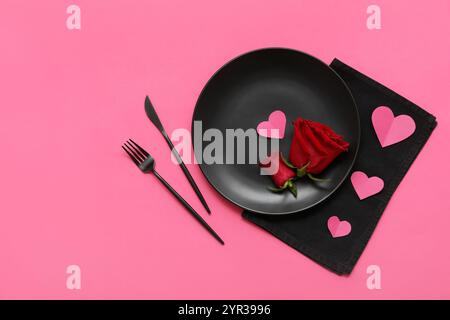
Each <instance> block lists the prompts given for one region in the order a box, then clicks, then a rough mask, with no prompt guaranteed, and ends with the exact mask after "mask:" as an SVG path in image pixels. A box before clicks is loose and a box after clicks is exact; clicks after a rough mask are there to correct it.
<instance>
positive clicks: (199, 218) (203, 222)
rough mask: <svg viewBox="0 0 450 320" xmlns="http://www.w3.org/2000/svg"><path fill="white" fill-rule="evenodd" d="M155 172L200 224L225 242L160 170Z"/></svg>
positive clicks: (220, 240) (217, 238) (221, 241)
mask: <svg viewBox="0 0 450 320" xmlns="http://www.w3.org/2000/svg"><path fill="white" fill-rule="evenodd" d="M153 174H154V175H155V176H156V177H157V178H158V180H159V181H161V183H162V184H163V185H164V186H165V187H166V188H167V189H168V190H169V191H170V192H171V193H172V194H173V195H174V196H175V198H177V199H178V201H180V202H181V203H182V204H183V206H184V207H185V208H186V209H187V210H188V211H189V212H190V213H191V214H192V215H193V216H194V217H195V219H197V221H198V222H200V224H201V225H202V226H203V227H204V228H205V229H206V230H208V232H209V233H210V234H211V235H212V236H213V237H214V238H216V240H217V241H219V242H220V243H221V244H225V243H224V242H223V240H222V239H221V238H220V237H219V235H218V234H217V233H216V232H215V231H214V230H213V228H211V227H210V226H209V224H208V223H206V221H205V220H204V219H203V218H202V217H201V216H200V215H199V214H198V213H197V211H195V210H194V208H192V207H191V205H190V204H189V203H187V201H186V200H184V199H183V197H182V196H180V195H179V194H178V192H176V191H175V189H174V188H172V186H171V185H170V184H169V183H168V182H167V181H166V180H164V178H163V177H161V176H160V175H159V173H158V172H156V171H155V170H154V171H153Z"/></svg>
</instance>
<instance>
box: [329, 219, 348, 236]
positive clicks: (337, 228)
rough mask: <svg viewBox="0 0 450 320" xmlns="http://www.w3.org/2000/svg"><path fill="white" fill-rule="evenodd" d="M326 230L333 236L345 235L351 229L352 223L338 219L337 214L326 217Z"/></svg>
mask: <svg viewBox="0 0 450 320" xmlns="http://www.w3.org/2000/svg"><path fill="white" fill-rule="evenodd" d="M328 230H329V231H330V233H331V236H332V237H333V238H339V237H345V236H346V235H348V234H349V233H350V231H352V225H351V224H350V222H348V221H345V220H342V221H341V220H339V218H338V217H337V216H332V217H330V218H329V219H328Z"/></svg>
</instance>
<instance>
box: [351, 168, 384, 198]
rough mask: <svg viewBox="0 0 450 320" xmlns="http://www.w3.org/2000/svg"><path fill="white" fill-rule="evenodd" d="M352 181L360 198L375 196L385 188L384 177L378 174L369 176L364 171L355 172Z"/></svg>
mask: <svg viewBox="0 0 450 320" xmlns="http://www.w3.org/2000/svg"><path fill="white" fill-rule="evenodd" d="M350 181H351V182H352V185H353V188H354V189H355V191H356V194H357V195H358V197H359V199H360V200H363V199H365V198H367V197H370V196H373V195H374V194H377V193H378V192H380V191H381V190H383V188H384V181H383V179H381V178H379V177H376V176H373V177H370V178H369V177H368V176H367V175H366V174H365V173H364V172H362V171H355V172H353V173H352V176H351V177H350Z"/></svg>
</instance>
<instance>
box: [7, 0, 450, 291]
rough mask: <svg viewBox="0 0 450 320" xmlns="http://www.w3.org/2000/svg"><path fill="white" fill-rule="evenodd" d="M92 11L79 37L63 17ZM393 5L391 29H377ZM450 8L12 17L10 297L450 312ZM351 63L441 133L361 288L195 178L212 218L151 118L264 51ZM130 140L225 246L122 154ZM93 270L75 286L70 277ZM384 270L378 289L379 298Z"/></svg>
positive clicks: (90, 5)
mask: <svg viewBox="0 0 450 320" xmlns="http://www.w3.org/2000/svg"><path fill="white" fill-rule="evenodd" d="M72 3H75V4H77V5H79V6H80V7H81V30H72V31H71V30H68V29H67V28H66V18H67V16H68V15H67V14H66V8H67V6H69V5H70V4H72ZM372 3H375V4H377V5H379V6H380V7H381V12H382V29H381V30H368V29H367V28H366V18H367V14H366V8H367V6H368V5H369V4H372ZM449 13H450V1H447V0H433V1H411V0H401V1H400V0H396V1H390V0H377V1H375V2H373V1H365V0H361V1H349V0H347V1H341V0H335V1H331V0H329V1H312V0H311V1H300V0H292V1H288V0H283V1H280V0H271V1H261V0H252V1H249V0H246V1H243V0H240V1H237V0H234V1H230V0H227V1H211V0H203V1H199V0H192V1H185V0H177V1H174V0H170V1H156V0H154V1H138V0H133V1H130V0H117V1H100V0H96V1H92V0H89V1H88V0H74V2H72V1H65V0H64V1H62V0H54V1H49V0H47V1H31V0H27V1H24V0H2V1H1V4H0V43H1V47H0V88H1V94H0V134H1V137H2V147H1V148H2V160H1V166H0V181H1V182H0V194H1V198H0V199H1V200H0V262H1V264H0V298H63V299H78V298H150V299H155V298H193V299H195V298H206V299H209V298H213V299H215V298H236V299H241V298H255V299H256V298H274V299H279V298H287V299H291V298H296V299H303V298H357V299H359V298H375V299H379V298H388V299H390V298H450V276H449V270H450V250H449V249H448V245H449V242H450V232H449V228H450V214H449V212H450V197H449V195H448V183H449V181H450V170H448V168H449V163H450V159H449V143H448V137H449V136H450V129H449V128H450V113H449V102H448V91H449V85H450V59H449V57H450V44H449V38H448V37H449V34H450V20H449ZM269 46H282V47H292V48H295V49H299V50H302V51H306V52H308V53H310V54H312V55H315V56H317V57H318V58H320V59H322V60H323V61H325V62H330V61H331V60H332V58H333V57H338V58H340V59H341V60H343V61H344V62H346V63H348V64H350V65H351V66H353V67H355V68H357V69H359V70H360V71H362V72H364V73H366V74H367V75H369V76H371V77H373V78H374V79H376V80H378V81H380V82H382V83H384V84H385V85H387V86H388V87H390V88H392V89H394V90H396V91H397V92H399V93H400V94H402V95H404V96H406V97H407V98H409V99H411V100H412V101H414V102H415V103H417V104H419V105H420V106H422V107H423V108H425V109H426V110H427V111H429V112H431V113H433V114H434V115H436V116H437V118H438V122H439V125H438V128H437V129H436V131H435V132H434V134H433V135H432V137H431V139H430V140H429V142H428V143H427V145H426V146H425V148H424V149H423V152H422V153H421V154H420V156H419V157H418V159H417V160H416V161H415V163H414V165H413V166H412V167H411V169H410V171H409V173H408V175H407V176H406V177H405V179H404V180H403V182H402V183H401V185H400V187H399V189H398V190H397V192H396V193H395V195H394V197H393V198H392V200H391V202H390V204H389V206H388V208H387V210H386V211H385V213H384V215H383V217H382V219H381V221H380V224H379V225H378V227H377V229H376V231H375V233H374V235H373V237H372V239H371V240H370V242H369V245H368V246H367V248H366V250H365V252H364V254H363V255H362V257H361V259H360V261H359V262H358V264H357V265H356V267H355V269H354V272H353V273H352V274H351V275H350V276H348V277H340V276H337V275H335V274H333V273H331V272H329V271H327V270H325V269H324V268H322V267H320V266H319V265H317V264H316V263H314V262H312V261H310V260H309V259H308V258H306V257H304V256H303V255H301V254H299V253H298V252H296V251H294V250H293V249H291V248H289V247H288V246H286V245H285V244H283V243H282V242H280V241H278V240H277V239H275V238H273V237H272V236H270V235H269V234H267V233H266V232H264V231H262V230H260V229H259V228H257V227H255V226H253V225H251V224H250V223H248V222H246V221H244V220H243V219H242V218H241V215H240V212H241V210H240V209H239V208H237V207H235V206H233V205H231V204H229V203H228V202H227V201H225V200H224V199H222V198H221V197H220V196H219V195H218V194H217V193H216V192H215V191H214V190H213V189H212V188H211V187H210V186H209V185H208V183H207V182H206V180H205V178H204V177H203V176H202V174H201V172H200V169H199V168H198V167H196V166H192V165H191V166H190V170H191V172H192V174H193V176H194V178H195V179H196V181H197V182H198V183H199V186H200V188H201V190H202V191H203V193H204V195H205V197H206V199H207V201H208V203H209V204H210V206H211V208H212V209H213V215H212V216H210V217H209V216H207V215H206V214H205V211H204V210H203V208H202V206H201V204H200V202H199V201H198V199H197V198H196V196H195V194H194V193H193V191H192V190H191V189H190V186H189V185H188V182H187V181H186V179H184V178H181V177H182V176H181V171H180V169H178V168H176V167H175V166H174V165H173V164H172V163H171V162H170V160H169V155H170V153H169V152H170V151H169V150H168V148H167V146H166V145H165V142H164V140H163V139H162V137H160V135H159V133H158V132H157V131H156V130H155V128H154V127H153V126H152V125H151V124H150V123H149V121H148V119H147V118H146V117H145V114H144V109H143V101H144V96H145V94H149V95H150V96H151V98H152V101H153V102H154V104H155V105H156V107H157V109H158V111H159V114H160V117H161V119H162V121H163V123H164V124H165V126H166V129H167V130H168V131H169V132H171V131H172V130H174V129H176V128H190V121H191V115H192V111H193V108H194V105H195V101H196V99H197V96H198V95H199V93H200V91H201V89H202V87H203V86H204V84H205V83H206V81H207V80H208V79H209V77H210V76H211V75H212V74H213V73H214V71H215V70H216V69H218V68H219V67H220V66H221V65H222V64H224V63H225V62H226V61H228V60H229V59H231V58H233V57H235V56H236V55H239V54H241V53H244V52H246V51H249V50H253V49H256V48H261V47H269ZM128 137H133V138H135V139H136V141H138V142H140V143H141V144H142V145H144V146H145V147H146V148H148V149H149V151H151V153H153V155H154V156H155V158H156V159H157V160H158V165H157V166H158V169H159V172H160V173H161V174H162V175H163V176H164V177H165V178H166V179H167V180H168V181H169V182H171V183H173V184H176V185H177V188H178V189H179V191H180V192H181V193H182V194H183V195H184V196H185V197H186V199H187V200H188V201H189V202H190V203H191V204H192V205H193V206H194V207H195V208H196V209H198V211H199V212H201V214H202V215H203V216H205V217H206V219H207V221H208V222H210V223H211V225H212V226H213V227H214V228H215V229H216V230H217V231H218V233H219V234H220V235H221V236H223V238H224V240H225V241H226V245H225V246H224V247H221V246H220V245H218V244H217V243H216V241H214V240H213V239H212V238H211V237H210V236H209V235H208V234H207V233H206V231H204V230H203V229H202V228H201V227H200V226H199V224H198V223H197V222H196V221H195V220H194V219H193V218H192V217H191V216H190V215H189V214H187V213H186V212H185V211H184V209H183V208H182V207H181V205H179V204H178V203H177V202H176V201H175V200H174V199H173V198H172V197H171V196H170V194H168V192H167V191H166V190H164V189H163V188H161V186H160V185H159V184H158V183H157V181H156V180H155V179H154V177H151V176H144V175H142V174H140V173H139V172H138V170H137V169H136V168H135V167H134V166H133V165H132V164H131V162H130V160H129V159H128V158H127V157H126V155H125V154H124V153H123V152H122V150H121V149H120V144H121V143H122V142H124V141H125V140H126V139H127V138H128ZM71 264H76V265H79V266H80V267H81V270H82V288H81V290H68V289H67V288H66V277H67V275H66V267H67V266H68V265H71ZM371 264H376V265H379V266H380V268H381V271H382V278H381V283H382V289H381V290H368V289H367V287H366V279H367V274H366V268H367V267H368V266H369V265H371Z"/></svg>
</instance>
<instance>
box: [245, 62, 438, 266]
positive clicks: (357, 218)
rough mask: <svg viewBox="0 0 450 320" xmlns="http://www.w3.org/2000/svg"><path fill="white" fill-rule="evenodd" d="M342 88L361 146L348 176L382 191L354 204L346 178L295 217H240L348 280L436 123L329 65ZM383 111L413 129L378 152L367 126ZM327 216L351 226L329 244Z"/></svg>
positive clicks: (376, 85) (389, 94)
mask: <svg viewBox="0 0 450 320" xmlns="http://www.w3.org/2000/svg"><path fill="white" fill-rule="evenodd" d="M330 66H331V67H332V68H333V69H334V70H335V71H336V72H337V73H338V74H339V75H340V76H341V78H342V79H343V80H344V81H345V82H346V83H347V85H348V87H349V88H350V90H351V92H352V94H353V97H354V99H355V101H356V105H357V107H358V109H359V114H360V120H361V144H360V149H359V153H358V157H357V159H356V162H355V165H354V167H353V170H352V172H354V171H363V172H365V173H367V174H368V176H378V177H380V178H382V179H383V180H384V188H383V190H382V191H381V192H380V193H378V194H376V195H373V196H371V197H368V198H366V199H363V200H360V199H359V198H358V196H357V194H356V192H355V190H354V189H353V186H352V184H351V182H350V175H349V177H348V178H347V180H346V181H345V182H344V183H343V184H342V185H341V187H340V188H339V189H338V190H337V191H336V192H335V193H334V194H333V195H332V196H331V197H330V198H328V199H327V200H326V201H324V202H322V203H321V204H319V205H317V206H315V207H313V208H311V209H308V210H307V211H303V212H301V213H298V214H295V213H294V214H290V215H282V216H270V215H262V214H257V213H252V212H249V211H244V212H243V217H244V218H246V219H247V220H249V221H251V222H253V223H255V224H256V225H258V226H260V227H262V228H264V229H265V230H267V231H268V232H270V233H272V234H273V235H274V236H275V237H277V238H279V239H280V240H281V241H283V242H285V243H286V244H288V245H289V246H291V247H293V248H294V249H296V250H298V251H300V252H301V253H303V254H305V255H306V256H308V257H310V258H311V259H313V260H314V261H316V262H317V263H319V264H321V265H322V266H324V267H326V268H328V269H330V270H331V271H333V272H335V273H337V274H349V273H351V271H352V270H353V267H354V266H355V264H356V262H357V261H358V259H359V257H360V256H361V254H362V252H363V250H364V248H365V247H366V245H367V242H368V241H369V239H370V237H371V235H372V233H373V231H374V229H375V227H376V225H377V223H378V221H379V219H380V217H381V215H382V214H383V211H384V209H385V208H386V205H387V204H388V202H389V200H390V199H391V197H392V195H393V193H394V191H395V190H396V189H397V187H398V185H399V183H400V181H401V180H402V179H403V177H404V176H405V174H406V173H407V171H408V170H409V167H410V166H411V164H412V163H413V161H414V159H415V158H416V157H417V155H418V154H419V152H420V150H421V149H422V147H423V146H424V144H425V143H426V141H427V140H428V138H429V137H430V135H431V133H432V131H433V129H434V128H435V127H436V124H437V123H436V118H435V117H434V116H433V115H431V114H429V113H428V112H426V111H425V110H423V109H421V108H420V107H419V106H417V105H415V104H414V103H412V102H410V101H408V100H407V99H405V98H403V97H401V96H400V95H398V94H396V93H395V92H393V91H391V90H390V89H388V88H386V87H384V86H383V85H381V84H379V83H378V82H376V81H374V80H372V79H370V78H368V77H367V76H365V75H363V74H361V73H360V72H358V71H356V70H354V69H352V68H351V67H349V66H348V65H346V64H344V63H343V62H341V61H339V60H337V59H335V60H334V61H333V62H332V63H331V65H330ZM379 106H388V107H389V108H391V110H392V111H393V113H394V115H396V116H398V115H400V114H406V115H409V116H410V117H412V118H413V120H414V121H415V123H416V129H415V131H414V133H413V134H412V135H411V136H410V137H409V138H406V139H405V140H403V141H401V142H398V143H396V144H393V145H390V146H387V147H385V148H382V147H381V145H380V142H379V141H378V138H377V136H376V134H375V131H374V128H373V126H372V120H371V117H372V112H373V110H375V109H376V108H377V107H379ZM331 216H338V217H339V218H340V219H341V220H346V221H348V222H350V223H351V226H352V228H351V232H350V234H348V235H347V236H344V237H339V238H333V237H332V236H331V234H330V232H329V230H328V227H327V221H328V219H329V218H330V217H331Z"/></svg>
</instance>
